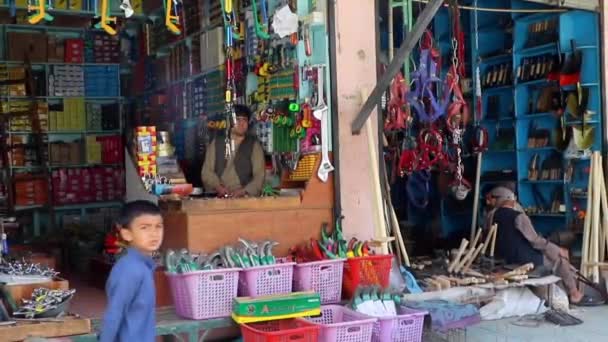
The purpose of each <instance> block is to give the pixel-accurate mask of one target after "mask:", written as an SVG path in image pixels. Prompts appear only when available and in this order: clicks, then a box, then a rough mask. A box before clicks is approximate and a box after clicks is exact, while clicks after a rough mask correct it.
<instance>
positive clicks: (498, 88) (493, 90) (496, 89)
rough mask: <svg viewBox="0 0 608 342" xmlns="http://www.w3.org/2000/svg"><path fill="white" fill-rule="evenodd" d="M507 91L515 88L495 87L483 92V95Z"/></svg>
mask: <svg viewBox="0 0 608 342" xmlns="http://www.w3.org/2000/svg"><path fill="white" fill-rule="evenodd" d="M507 90H511V91H512V90H513V86H512V85H507V86H502V87H494V88H486V89H483V90H482V93H485V94H487V93H498V92H501V91H507Z"/></svg>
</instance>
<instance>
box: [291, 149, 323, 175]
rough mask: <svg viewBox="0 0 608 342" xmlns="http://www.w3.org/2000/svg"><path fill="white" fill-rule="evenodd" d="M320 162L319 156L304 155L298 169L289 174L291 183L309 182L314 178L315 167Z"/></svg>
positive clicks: (315, 154) (316, 154) (314, 154)
mask: <svg viewBox="0 0 608 342" xmlns="http://www.w3.org/2000/svg"><path fill="white" fill-rule="evenodd" d="M318 160H319V154H318V153H313V154H307V155H304V156H303V157H302V158H300V160H299V161H298V167H297V168H296V169H295V170H294V171H292V172H291V173H290V174H289V180H290V181H307V180H309V179H310V177H312V175H313V173H314V171H315V165H316V164H317V161H318Z"/></svg>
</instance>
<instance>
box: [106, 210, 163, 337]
mask: <svg viewBox="0 0 608 342" xmlns="http://www.w3.org/2000/svg"><path fill="white" fill-rule="evenodd" d="M118 224H119V226H120V235H121V237H122V238H123V240H124V241H126V242H127V243H128V244H129V247H128V249H127V253H126V254H125V255H124V256H123V257H121V258H120V259H119V260H118V262H116V264H114V267H112V271H111V272H110V276H109V278H108V281H107V283H106V293H107V296H108V307H107V309H106V313H105V315H104V318H103V325H102V328H101V335H100V341H102V342H127V341H128V342H131V341H141V342H148V341H150V342H153V341H155V335H156V333H155V332H156V319H155V314H156V312H155V307H156V290H155V287H154V268H155V267H156V264H155V262H154V260H153V259H152V253H154V252H155V251H157V250H158V248H159V247H160V245H161V243H162V241H163V231H164V227H163V218H162V216H161V213H160V209H159V208H158V206H156V204H154V203H152V202H148V201H133V202H130V203H127V204H126V205H125V206H124V208H123V210H122V213H121V215H120V218H119V220H118Z"/></svg>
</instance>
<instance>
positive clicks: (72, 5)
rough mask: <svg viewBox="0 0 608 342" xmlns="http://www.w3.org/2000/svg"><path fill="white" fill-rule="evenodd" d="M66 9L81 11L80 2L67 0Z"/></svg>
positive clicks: (79, 0)
mask: <svg viewBox="0 0 608 342" xmlns="http://www.w3.org/2000/svg"><path fill="white" fill-rule="evenodd" d="M68 9H71V10H76V11H82V0H68Z"/></svg>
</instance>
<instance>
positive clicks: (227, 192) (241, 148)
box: [201, 105, 265, 197]
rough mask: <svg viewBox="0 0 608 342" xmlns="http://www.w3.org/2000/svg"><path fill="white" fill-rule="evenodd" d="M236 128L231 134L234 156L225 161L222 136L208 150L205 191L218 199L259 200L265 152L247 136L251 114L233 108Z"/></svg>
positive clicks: (205, 166) (244, 107)
mask: <svg viewBox="0 0 608 342" xmlns="http://www.w3.org/2000/svg"><path fill="white" fill-rule="evenodd" d="M234 107H235V112H236V125H234V126H233V127H232V129H231V131H230V134H231V137H232V139H234V143H235V147H236V153H235V154H234V155H233V156H232V157H231V158H230V160H226V157H225V156H226V142H225V140H224V139H225V136H217V137H216V138H215V139H213V141H211V144H209V146H208V148H207V153H206V155H205V162H204V164H203V170H202V172H201V173H202V180H203V186H204V187H205V190H206V191H208V192H216V193H217V195H218V196H219V197H226V196H229V197H244V196H259V195H260V193H261V192H262V187H263V185H264V173H265V167H264V151H263V150H262V146H261V145H260V143H259V142H258V141H257V140H256V138H255V137H253V136H251V135H249V134H248V130H249V118H250V116H251V111H250V110H249V108H247V107H246V106H242V105H236V106H234Z"/></svg>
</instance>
